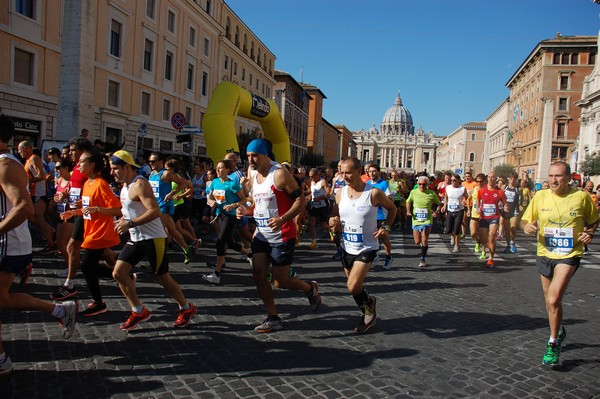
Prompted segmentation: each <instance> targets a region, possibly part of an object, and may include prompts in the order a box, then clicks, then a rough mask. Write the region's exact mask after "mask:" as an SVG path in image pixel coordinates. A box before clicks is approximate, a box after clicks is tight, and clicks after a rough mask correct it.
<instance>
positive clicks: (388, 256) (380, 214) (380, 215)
mask: <svg viewBox="0 0 600 399" xmlns="http://www.w3.org/2000/svg"><path fill="white" fill-rule="evenodd" d="M367 172H368V173H369V177H370V178H371V180H369V182H368V183H369V184H370V185H372V186H373V187H376V188H378V189H379V190H381V191H383V192H384V193H385V195H387V196H388V197H389V198H390V200H392V198H393V196H392V192H391V191H390V188H389V186H388V183H387V181H385V180H384V179H382V178H381V170H380V168H379V165H376V164H372V165H370V166H369V169H368V170H367ZM386 219H387V210H386V209H384V208H383V206H379V207H378V208H377V224H378V226H382V225H383V224H384V223H385V221H386ZM381 241H382V242H383V249H384V251H385V260H384V261H383V268H384V269H385V270H390V269H391V268H392V261H393V259H392V243H391V242H390V236H389V234H386V235H382V236H381ZM378 261H379V256H377V257H376V258H375V260H374V261H373V263H372V264H371V267H372V268H375V266H377V262H378Z"/></svg>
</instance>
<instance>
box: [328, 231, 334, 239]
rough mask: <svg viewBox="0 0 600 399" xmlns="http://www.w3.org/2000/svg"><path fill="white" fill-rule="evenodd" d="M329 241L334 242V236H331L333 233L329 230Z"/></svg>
mask: <svg viewBox="0 0 600 399" xmlns="http://www.w3.org/2000/svg"><path fill="white" fill-rule="evenodd" d="M329 240H331V241H334V240H335V235H334V234H333V231H331V230H329Z"/></svg>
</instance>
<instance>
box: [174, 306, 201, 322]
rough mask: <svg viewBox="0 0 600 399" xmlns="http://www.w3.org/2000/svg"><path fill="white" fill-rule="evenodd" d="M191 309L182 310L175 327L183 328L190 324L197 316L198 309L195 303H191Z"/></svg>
mask: <svg viewBox="0 0 600 399" xmlns="http://www.w3.org/2000/svg"><path fill="white" fill-rule="evenodd" d="M189 305H190V307H189V309H180V310H179V314H178V315H177V320H175V323H173V327H178V328H183V327H186V326H187V325H188V324H190V321H191V320H192V317H194V315H195V314H196V312H197V311H198V309H197V308H196V306H194V304H193V303H191V302H190V303H189Z"/></svg>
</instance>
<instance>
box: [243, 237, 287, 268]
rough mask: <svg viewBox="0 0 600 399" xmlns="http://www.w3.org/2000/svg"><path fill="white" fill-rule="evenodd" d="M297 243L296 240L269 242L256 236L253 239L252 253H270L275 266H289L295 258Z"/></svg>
mask: <svg viewBox="0 0 600 399" xmlns="http://www.w3.org/2000/svg"><path fill="white" fill-rule="evenodd" d="M295 245H296V240H289V241H286V242H283V243H279V244H269V243H268V242H266V241H263V240H260V239H258V238H254V239H253V240H252V253H253V254H259V253H266V254H268V255H269V259H270V260H271V264H272V265H273V266H289V265H291V264H292V261H293V260H294V247H295Z"/></svg>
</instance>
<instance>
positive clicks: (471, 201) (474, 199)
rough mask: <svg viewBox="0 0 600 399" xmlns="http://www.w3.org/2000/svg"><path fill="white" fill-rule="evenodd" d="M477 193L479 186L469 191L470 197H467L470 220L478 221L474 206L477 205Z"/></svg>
mask: <svg viewBox="0 0 600 399" xmlns="http://www.w3.org/2000/svg"><path fill="white" fill-rule="evenodd" d="M478 192H479V186H475V187H474V188H473V191H471V195H470V196H469V206H470V207H471V218H472V219H479V210H478V209H477V207H476V206H475V204H477V200H478V199H479V198H477V194H478Z"/></svg>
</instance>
